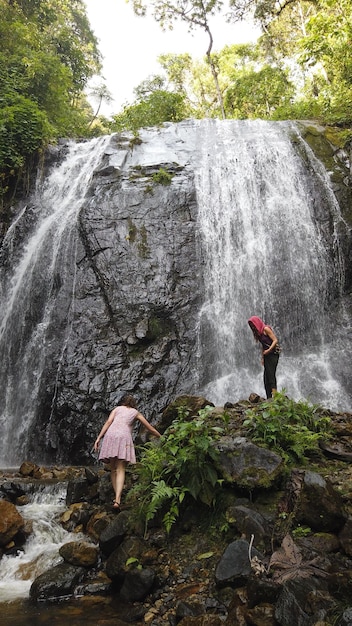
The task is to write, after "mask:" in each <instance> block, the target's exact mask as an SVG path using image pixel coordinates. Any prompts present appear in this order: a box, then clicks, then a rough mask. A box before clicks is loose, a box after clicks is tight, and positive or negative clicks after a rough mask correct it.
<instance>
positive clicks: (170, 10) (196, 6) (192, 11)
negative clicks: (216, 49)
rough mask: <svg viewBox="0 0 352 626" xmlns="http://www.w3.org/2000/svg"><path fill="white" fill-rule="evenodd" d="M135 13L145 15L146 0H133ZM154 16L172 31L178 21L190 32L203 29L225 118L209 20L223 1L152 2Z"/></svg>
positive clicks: (208, 59)
mask: <svg viewBox="0 0 352 626" xmlns="http://www.w3.org/2000/svg"><path fill="white" fill-rule="evenodd" d="M132 3H133V8H134V11H135V13H136V14H137V15H145V13H146V6H145V4H144V0H132ZM151 5H152V10H153V15H154V17H155V19H156V21H157V22H159V23H160V25H161V27H162V28H163V29H164V28H170V29H172V27H173V23H174V22H175V21H177V20H181V21H182V22H185V23H186V24H187V26H188V28H189V30H190V31H191V30H193V29H194V28H196V27H199V28H201V29H203V30H204V31H205V32H206V33H207V35H208V38H209V45H208V48H207V50H206V58H207V62H208V64H209V67H210V70H211V74H212V77H213V80H214V85H215V89H216V94H217V100H218V105H219V109H220V113H221V116H222V117H223V118H225V110H224V103H223V98H222V93H221V90H220V86H219V80H218V72H217V67H216V64H215V63H214V60H213V57H212V48H213V35H212V31H211V29H210V23H209V18H210V17H211V16H212V15H215V14H216V13H218V12H219V11H220V10H221V8H222V5H223V3H222V1H221V0H173V1H168V0H151Z"/></svg>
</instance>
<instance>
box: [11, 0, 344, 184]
mask: <svg viewBox="0 0 352 626" xmlns="http://www.w3.org/2000/svg"><path fill="white" fill-rule="evenodd" d="M116 1H118V0H116ZM130 2H131V4H132V8H133V10H134V11H135V13H136V14H137V15H140V16H141V19H143V16H144V15H145V14H146V12H147V11H148V12H149V13H151V14H152V15H153V16H154V18H155V19H156V21H157V22H158V23H159V24H160V26H161V27H162V28H164V29H167V28H171V29H172V28H173V27H174V25H175V23H176V22H177V21H182V22H183V23H185V24H186V25H187V26H188V28H189V30H191V31H192V30H193V29H196V28H200V29H202V30H203V31H204V32H206V33H207V35H208V47H207V49H206V50H204V57H203V58H201V59H192V57H191V56H190V54H188V53H184V54H163V55H162V56H160V57H159V64H160V72H158V73H157V74H156V75H153V76H147V77H146V78H145V80H143V81H142V82H141V83H140V85H137V86H136V88H135V99H134V101H133V102H132V103H126V104H125V105H124V107H123V109H122V111H120V112H119V113H116V114H115V115H114V116H112V119H111V120H106V119H105V118H103V117H102V116H101V115H99V113H100V107H101V104H102V102H103V101H104V100H105V101H109V100H111V95H110V93H109V91H108V89H107V88H106V86H105V85H104V84H103V83H102V82H101V83H100V84H99V85H98V86H97V87H96V88H95V89H94V90H93V91H94V96H95V99H96V102H97V105H96V108H95V110H94V111H93V110H92V107H91V106H90V105H89V103H88V101H87V98H86V96H85V91H84V90H85V89H86V87H87V84H88V81H89V80H90V78H91V77H92V76H95V75H99V71H100V66H101V58H100V53H99V50H98V44H97V40H96V38H95V36H94V33H93V31H92V29H91V26H90V24H89V21H88V18H87V14H86V8H85V4H84V0H0V105H1V106H0V191H1V189H2V193H6V190H7V187H8V184H9V181H10V179H11V176H12V175H14V174H15V173H16V172H20V171H21V168H23V167H24V166H25V164H28V162H30V159H31V157H32V155H36V154H38V151H40V149H41V148H42V147H43V146H45V145H46V143H47V142H48V141H50V140H53V139H55V138H57V137H60V136H69V137H80V136H91V135H93V134H98V133H101V132H108V131H121V130H130V131H132V132H134V133H136V132H137V131H138V128H140V127H142V126H155V125H160V124H162V123H164V122H166V121H174V122H177V121H180V120H182V119H184V118H186V117H195V118H202V117H220V118H221V117H222V118H224V117H227V118H238V119H250V118H256V117H260V118H263V119H274V120H275V119H294V118H316V119H318V120H319V121H320V122H321V123H325V124H326V123H329V124H334V125H340V126H342V127H347V128H348V127H349V126H350V125H351V122H352V119H351V115H352V113H351V111H352V106H351V105H352V49H351V45H350V42H351V34H352V3H351V1H350V0H279V1H277V0H227V1H225V0H173V1H172V2H171V1H170V0H130ZM215 15H218V16H219V15H221V17H222V19H224V20H227V21H231V22H236V21H238V20H241V19H243V18H244V17H246V16H249V15H252V16H254V19H255V20H256V21H257V22H258V23H259V24H260V25H261V28H262V35H261V37H260V38H259V39H258V41H257V42H256V43H248V44H235V43H234V44H233V45H228V46H225V47H223V48H222V49H220V50H219V49H215V48H214V41H213V34H212V33H213V31H212V19H213V17H214V16H215ZM215 43H217V42H215ZM91 95H92V94H91ZM0 196H1V193H0Z"/></svg>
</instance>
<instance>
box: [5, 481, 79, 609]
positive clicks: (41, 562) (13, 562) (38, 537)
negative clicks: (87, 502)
mask: <svg viewBox="0 0 352 626" xmlns="http://www.w3.org/2000/svg"><path fill="white" fill-rule="evenodd" d="M66 488H67V485H65V484H62V483H61V484H57V485H47V486H44V485H43V486H42V489H41V490H39V491H37V492H36V493H35V494H32V496H31V499H30V502H29V503H28V504H26V505H24V506H22V507H21V508H20V513H21V515H22V517H23V518H24V519H25V520H26V521H28V522H30V523H31V525H32V533H31V535H30V536H29V538H28V539H27V541H26V542H25V544H24V547H23V550H21V551H19V552H18V555H17V556H14V555H4V556H3V557H2V559H1V572H0V602H11V601H14V600H17V599H20V598H27V597H28V594H29V589H30V586H31V584H32V582H33V580H34V579H35V578H36V577H37V576H39V575H40V574H42V573H43V572H45V571H46V570H48V569H50V568H51V567H53V566H54V565H57V563H60V562H61V561H62V558H61V557H60V555H59V548H60V547H61V546H62V545H63V544H65V543H68V542H69V541H79V540H80V539H83V535H82V534H77V533H70V532H67V531H66V530H64V528H63V527H62V526H61V524H59V522H58V519H59V517H60V514H61V513H62V512H63V511H64V510H65V509H66V507H65V498H66Z"/></svg>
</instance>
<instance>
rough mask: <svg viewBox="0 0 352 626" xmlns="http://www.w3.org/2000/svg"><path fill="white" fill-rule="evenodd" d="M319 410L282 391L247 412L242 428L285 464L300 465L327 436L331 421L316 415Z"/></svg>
mask: <svg viewBox="0 0 352 626" xmlns="http://www.w3.org/2000/svg"><path fill="white" fill-rule="evenodd" d="M319 410H320V409H319V407H318V406H317V405H311V404H309V403H307V402H303V401H299V402H295V401H294V400H292V399H290V398H288V397H287V396H286V395H285V393H284V392H282V393H277V394H275V396H274V398H272V399H271V400H270V401H268V402H263V403H262V404H261V405H260V406H258V407H256V408H255V409H251V410H249V411H247V413H246V418H247V419H246V420H245V421H244V423H243V425H244V426H246V427H247V430H248V433H249V434H250V436H251V438H252V440H253V441H255V442H256V443H260V444H263V445H264V446H266V447H268V448H271V449H274V450H276V451H277V452H278V453H279V454H280V455H281V456H283V457H284V458H285V459H286V460H287V461H288V462H297V461H301V462H302V461H304V459H305V457H306V455H307V454H310V453H312V452H316V451H318V450H319V441H320V440H321V439H322V438H323V437H324V438H326V437H328V436H329V433H330V424H331V420H330V418H329V417H326V416H322V415H319Z"/></svg>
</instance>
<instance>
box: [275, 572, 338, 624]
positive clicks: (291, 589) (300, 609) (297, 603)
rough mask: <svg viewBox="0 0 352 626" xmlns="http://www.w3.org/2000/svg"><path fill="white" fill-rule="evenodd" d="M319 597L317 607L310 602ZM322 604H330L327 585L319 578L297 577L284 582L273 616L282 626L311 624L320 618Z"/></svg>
mask: <svg viewBox="0 0 352 626" xmlns="http://www.w3.org/2000/svg"><path fill="white" fill-rule="evenodd" d="M317 596H318V597H319V601H320V602H319V604H320V606H319V608H318V607H317V606H316V605H315V603H314V602H313V604H312V602H311V600H312V598H315V597H317ZM324 604H326V605H327V606H331V598H330V596H329V594H328V591H327V585H326V583H325V582H323V581H322V580H321V579H319V580H318V579H316V578H313V577H311V578H297V579H295V580H289V581H288V582H286V583H285V584H284V585H283V587H282V590H281V593H280V595H279V597H278V599H277V602H276V605H275V618H276V619H277V621H278V623H279V624H280V625H281V624H282V625H284V626H311V624H314V622H315V621H318V620H319V619H320V618H321V614H319V612H320V611H321V609H322V608H323V607H324Z"/></svg>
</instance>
